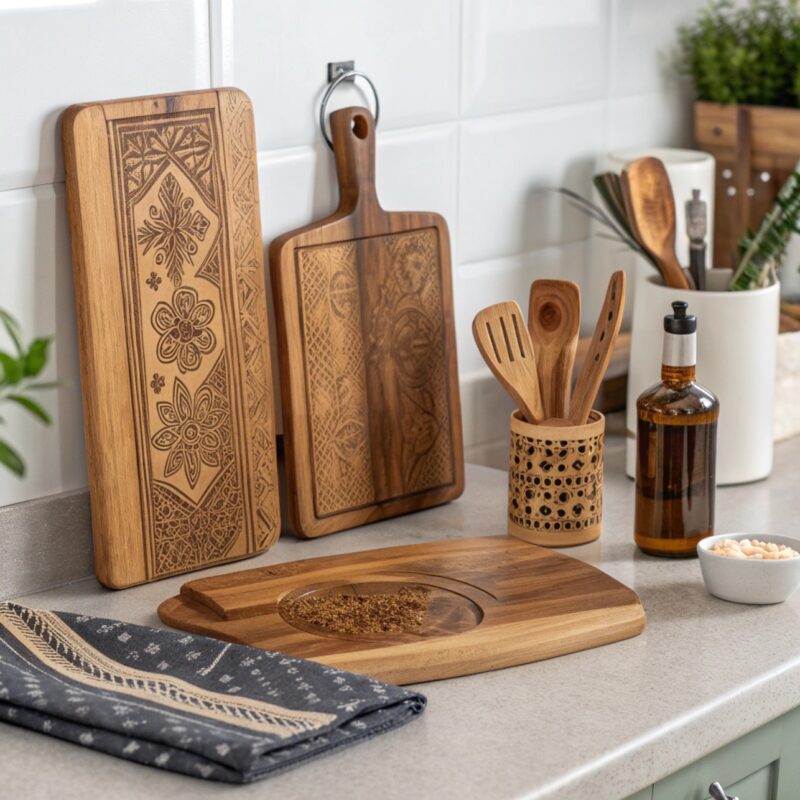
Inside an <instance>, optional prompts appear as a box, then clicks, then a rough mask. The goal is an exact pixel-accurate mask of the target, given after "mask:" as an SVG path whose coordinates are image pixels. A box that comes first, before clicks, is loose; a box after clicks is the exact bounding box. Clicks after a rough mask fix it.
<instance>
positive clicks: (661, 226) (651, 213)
mask: <svg viewBox="0 0 800 800" xmlns="http://www.w3.org/2000/svg"><path fill="white" fill-rule="evenodd" d="M620 184H621V187H622V194H623V197H624V200H625V205H626V206H627V207H628V217H629V221H630V225H631V228H632V231H633V233H634V235H635V236H636V238H637V239H638V240H639V244H641V245H642V247H644V249H645V250H647V252H648V253H650V255H651V256H652V257H653V258H654V259H655V260H656V261H657V262H658V265H659V268H660V269H661V274H662V275H663V277H664V283H665V284H666V285H667V286H671V287H672V288H675V289H688V288H689V281H688V280H687V278H686V275H685V274H684V272H683V270H682V269H681V265H680V263H679V262H678V259H677V257H676V255H675V198H674V197H673V194H672V184H671V183H670V180H669V175H667V170H666V169H665V168H664V164H663V163H662V162H661V161H660V160H659V159H657V158H653V157H652V156H648V157H646V158H637V159H636V160H635V161H631V162H630V163H629V164H628V165H627V166H626V167H625V169H624V170H622V175H621V176H620Z"/></svg>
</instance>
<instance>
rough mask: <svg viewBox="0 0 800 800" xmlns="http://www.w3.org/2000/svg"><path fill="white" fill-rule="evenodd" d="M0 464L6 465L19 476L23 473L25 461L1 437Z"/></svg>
mask: <svg viewBox="0 0 800 800" xmlns="http://www.w3.org/2000/svg"><path fill="white" fill-rule="evenodd" d="M0 464H3V465H4V466H6V467H8V469H10V470H11V472H13V473H14V474H15V475H16V476H17V477H19V478H21V477H23V475H25V463H24V462H23V460H22V459H21V458H20V455H19V453H18V452H17V451H16V450H15V449H14V448H13V447H12V446H11V445H10V444H8V442H4V441H3V440H2V439H0Z"/></svg>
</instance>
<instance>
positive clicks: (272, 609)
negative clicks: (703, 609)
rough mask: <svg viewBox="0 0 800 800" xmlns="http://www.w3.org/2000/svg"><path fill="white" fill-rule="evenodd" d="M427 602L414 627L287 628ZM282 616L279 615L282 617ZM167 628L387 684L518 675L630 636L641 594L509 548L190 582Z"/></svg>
mask: <svg viewBox="0 0 800 800" xmlns="http://www.w3.org/2000/svg"><path fill="white" fill-rule="evenodd" d="M404 586H405V587H410V588H418V587H423V588H425V589H427V590H428V595H427V613H426V616H425V619H424V621H423V622H422V624H421V626H420V627H419V628H417V629H416V630H414V631H406V632H403V633H380V634H376V633H372V634H367V635H353V634H338V633H332V632H330V631H326V630H324V629H319V628H315V627H314V626H313V625H310V624H308V623H307V622H300V621H293V620H292V619H291V618H290V617H289V616H288V614H286V613H285V611H286V609H287V608H289V607H290V604H289V603H288V602H287V600H288V599H291V598H296V597H298V596H309V595H320V594H327V595H330V594H359V595H363V594H370V593H375V592H379V593H382V594H387V593H394V592H397V591H399V590H400V588H401V587H404ZM282 612H283V613H282ZM158 615H159V617H160V618H161V620H162V621H163V622H164V623H166V624H167V625H170V626H172V627H174V628H180V629H182V630H187V631H190V632H192V633H201V634H206V635H209V636H214V637H216V638H218V639H224V640H226V641H231V642H238V643H241V644H249V645H253V646H255V647H261V648H264V649H268V650H277V651H280V652H284V653H287V654H289V655H292V656H299V657H302V658H308V659H311V660H313V661H319V662H322V663H324V664H329V665H331V666H334V667H338V668H340V669H347V670H352V671H354V672H361V673H364V674H367V675H370V676H372V677H375V678H379V679H381V680H385V681H390V682H392V683H401V684H404V683H417V682H420V681H429V680H438V679H440V678H452V677H456V676H458V675H470V674H473V673H476V672H486V671H489V670H493V669H500V668H502V667H510V666H513V665H515V664H525V663H528V662H530V661H539V660H541V659H545V658H552V657H553V656H560V655H564V654H565V653H573V652H576V651H578V650H585V649H587V648H590V647H597V646H598V645H603V644H609V643H611V642H616V641H619V640H621V639H627V638H630V637H632V636H636V635H638V634H639V633H641V632H642V630H643V629H644V625H645V613H644V609H643V608H642V606H641V603H640V602H639V598H638V597H637V596H636V594H635V593H634V592H633V591H632V590H631V589H628V588H627V587H626V586H623V585H622V584H621V583H619V581H616V580H614V579H613V578H611V577H610V576H608V575H606V574H605V573H604V572H601V571H600V570H598V569H596V568H595V567H592V566H591V565H589V564H585V563H584V562H582V561H578V560H576V559H574V558H570V557H569V556H565V555H562V554H561V553H556V552H552V551H550V550H546V549H544V548H540V547H537V546H535V545H531V544H527V543H525V542H520V541H518V540H516V539H513V538H511V537H506V536H488V537H480V538H472V539H462V540H446V541H439V542H430V543H426V544H416V545H408V546H404V547H389V548H385V549H381V550H371V551H367V552H359V553H349V554H346V555H340V556H327V557H324V558H312V559H308V560H306V561H293V562H290V563H286V564H275V565H273V566H268V567H260V568H256V569H250V570H246V571H242V572H233V573H229V574H227V575H217V576H215V577H212V578H204V579H201V580H195V581H190V582H188V583H185V584H184V585H183V586H182V587H181V593H180V595H178V596H177V597H171V598H169V599H168V600H165V601H164V602H163V603H162V604H161V606H160V607H159V609H158Z"/></svg>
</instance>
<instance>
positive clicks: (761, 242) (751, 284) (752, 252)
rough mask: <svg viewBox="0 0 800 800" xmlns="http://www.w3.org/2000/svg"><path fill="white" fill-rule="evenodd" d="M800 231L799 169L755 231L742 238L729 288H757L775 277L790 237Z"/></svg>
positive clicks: (785, 184) (765, 284)
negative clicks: (738, 257) (739, 257)
mask: <svg viewBox="0 0 800 800" xmlns="http://www.w3.org/2000/svg"><path fill="white" fill-rule="evenodd" d="M793 233H800V173H797V172H793V173H792V174H791V175H790V176H789V178H788V180H787V181H786V183H784V184H783V186H782V187H781V190H780V192H778V196H777V197H776V198H775V204H774V205H773V206H772V208H771V209H770V211H769V213H768V214H767V215H766V216H765V217H764V219H763V221H762V222H761V225H759V226H758V230H757V231H755V233H754V232H753V231H751V230H748V231H747V235H746V236H745V237H744V238H743V239H741V240H740V242H739V253H740V255H741V259H740V260H739V266H738V267H737V268H736V270H735V271H734V273H733V276H732V277H731V281H730V283H729V284H728V289H730V290H732V291H739V290H742V289H758V288H760V287H762V286H768V285H769V284H770V283H771V282H772V281H773V280H774V279H775V269H776V268H777V267H778V265H779V264H780V263H781V259H782V258H783V256H784V255H785V253H786V246H787V244H788V243H789V237H790V236H791V235H792V234H793Z"/></svg>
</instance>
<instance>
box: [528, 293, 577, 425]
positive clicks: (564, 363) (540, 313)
mask: <svg viewBox="0 0 800 800" xmlns="http://www.w3.org/2000/svg"><path fill="white" fill-rule="evenodd" d="M580 326H581V290H580V289H579V288H578V284H577V283H573V282H572V281H557V280H538V281H534V282H533V283H532V284H531V293H530V300H529V303H528V330H529V331H530V333H531V339H532V340H533V344H534V347H535V349H536V372H537V374H538V376H539V391H540V393H541V396H542V405H543V406H544V416H545V417H559V418H564V417H566V416H567V409H568V408H569V395H570V384H571V383H572V365H573V364H574V363H575V350H576V349H577V347H578V334H579V332H580Z"/></svg>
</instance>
